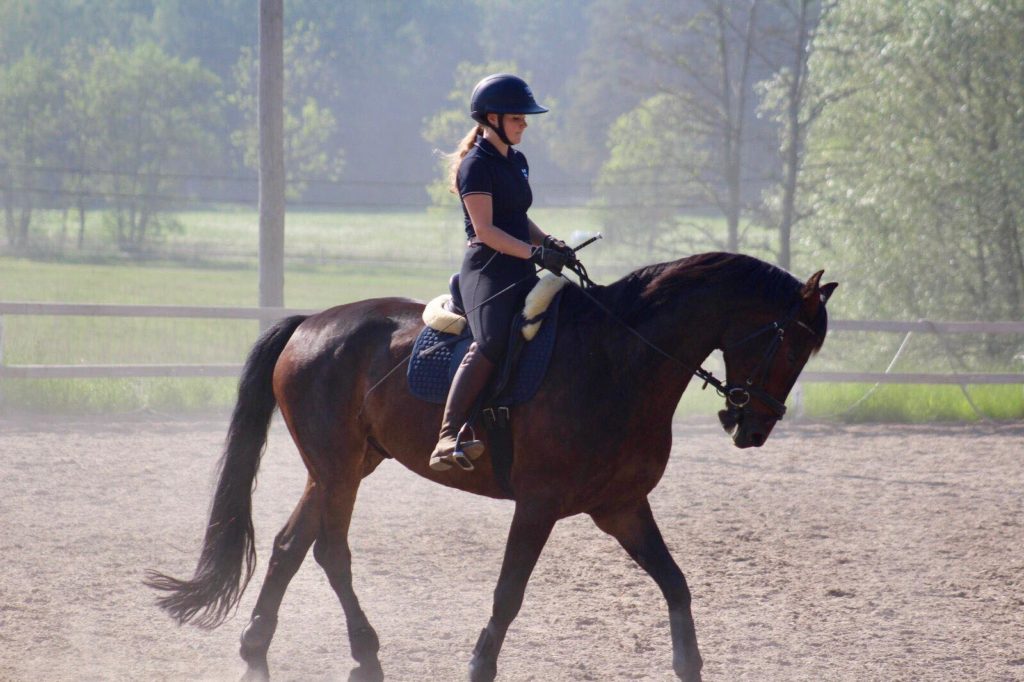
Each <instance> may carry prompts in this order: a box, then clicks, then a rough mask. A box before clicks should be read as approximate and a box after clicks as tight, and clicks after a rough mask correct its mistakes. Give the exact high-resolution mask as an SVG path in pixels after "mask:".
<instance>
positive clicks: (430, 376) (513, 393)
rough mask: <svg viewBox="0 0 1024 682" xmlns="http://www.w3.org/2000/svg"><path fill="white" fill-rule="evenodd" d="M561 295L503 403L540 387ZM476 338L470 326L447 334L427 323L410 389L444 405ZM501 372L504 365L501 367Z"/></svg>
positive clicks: (552, 345)
mask: <svg viewBox="0 0 1024 682" xmlns="http://www.w3.org/2000/svg"><path fill="white" fill-rule="evenodd" d="M561 298H562V294H561V292H559V293H558V294H556V295H555V298H554V299H553V300H552V301H551V305H550V306H548V309H547V312H546V313H545V315H544V323H543V324H541V326H540V331H539V332H537V335H536V336H535V337H533V339H532V340H531V341H528V342H526V344H525V345H524V346H523V351H522V353H521V354H520V356H519V363H518V364H517V366H516V367H515V368H514V370H513V371H514V374H513V376H512V378H511V379H510V380H509V382H508V385H507V386H506V387H505V389H504V390H503V391H502V393H501V395H500V396H499V397H498V400H497V402H498V403H499V404H501V405H516V404H519V403H525V402H526V401H527V400H529V399H530V398H532V397H533V394H534V393H536V392H537V389H538V388H540V384H541V381H543V380H544V374H545V373H546V372H547V369H548V361H549V360H550V359H551V352H552V351H553V350H554V348H555V328H556V327H557V326H558V325H557V324H556V323H557V322H558V319H557V318H558V303H559V301H560V300H561ZM514 327H515V328H514V329H513V333H515V334H519V333H520V331H519V325H518V324H517V325H514ZM472 342H473V339H472V337H471V336H470V332H469V327H468V326H467V327H466V331H465V332H464V333H463V334H462V335H456V334H444V333H442V332H439V331H436V330H434V329H431V328H430V327H424V328H423V331H421V332H420V334H419V336H417V337H416V343H415V344H413V347H412V358H411V359H410V360H409V371H408V378H409V390H410V391H412V394H413V395H414V396H416V397H417V398H420V399H421V400H426V401H427V402H431V403H439V404H441V405H443V404H444V403H445V400H447V398H448V388H449V386H451V383H452V377H454V376H455V370H456V369H458V367H459V363H460V362H462V357H463V356H464V355H465V354H466V351H467V350H468V349H469V344H470V343H472ZM500 373H501V368H499V371H498V374H500Z"/></svg>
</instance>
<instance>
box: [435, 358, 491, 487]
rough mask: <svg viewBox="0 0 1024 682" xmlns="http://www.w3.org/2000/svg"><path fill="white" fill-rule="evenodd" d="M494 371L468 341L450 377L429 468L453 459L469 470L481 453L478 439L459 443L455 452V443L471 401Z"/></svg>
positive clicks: (447, 465)
mask: <svg viewBox="0 0 1024 682" xmlns="http://www.w3.org/2000/svg"><path fill="white" fill-rule="evenodd" d="M493 372H494V363H493V362H491V361H490V360H489V359H487V356H486V355H484V354H483V353H482V352H480V349H479V348H478V347H477V345H476V343H472V344H470V346H469V350H467V351H466V355H465V356H464V357H463V358H462V362H461V363H460V364H459V369H458V370H456V372H455V377H454V378H453V379H452V387H451V388H450V389H449V390H448V401H447V402H446V403H445V406H444V419H442V421H441V433H440V434H438V439H437V446H436V447H435V448H434V452H433V453H432V454H431V455H430V468H431V469H433V470H434V471H446V470H448V469H451V467H452V462H456V463H457V464H458V465H459V466H460V467H462V468H463V469H467V470H471V469H472V468H473V464H472V463H471V462H470V461H469V460H470V459H476V458H477V457H479V456H480V455H482V454H483V452H484V444H483V443H481V442H480V441H478V440H470V441H466V442H463V443H461V446H462V447H461V448H460V452H458V453H456V452H455V447H456V445H457V444H458V440H459V432H461V431H462V427H463V426H464V425H465V423H466V420H467V419H468V418H469V411H470V410H471V409H473V403H475V402H476V399H477V397H478V396H479V395H480V392H481V391H483V390H484V387H485V386H486V385H487V381H488V380H489V379H490V378H491V374H492V373H493ZM467 457H468V458H469V459H467Z"/></svg>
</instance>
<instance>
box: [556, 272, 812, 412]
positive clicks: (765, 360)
mask: <svg viewBox="0 0 1024 682" xmlns="http://www.w3.org/2000/svg"><path fill="white" fill-rule="evenodd" d="M565 267H566V269H568V270H571V271H572V272H573V273H575V274H576V276H577V277H579V280H580V282H579V284H577V283H576V282H573V281H572V280H571V279H569V278H568V277H566V276H565V274H564V273H563V274H562V275H561V276H562V277H565V278H566V279H567V280H569V283H570V284H572V285H573V286H575V287H576V288H577V289H578V290H579V291H580V293H582V294H583V295H584V296H585V297H586V298H587V299H589V300H590V302H591V303H593V304H594V305H596V306H597V307H598V308H600V309H601V310H602V311H603V312H604V313H605V314H606V315H608V317H610V318H611V319H613V320H614V321H616V322H618V323H619V324H620V325H622V326H623V327H625V329H626V331H628V332H629V333H630V334H632V335H633V336H635V337H637V338H638V339H640V341H642V342H643V343H644V344H645V345H646V346H648V347H649V348H650V349H651V350H653V351H655V352H656V353H658V354H659V355H661V356H663V357H664V358H666V359H668V360H670V361H672V362H674V363H675V364H677V365H679V366H680V367H682V368H683V369H685V370H687V371H689V372H693V374H694V375H695V376H697V377H699V378H700V379H701V380H703V382H704V385H703V386H701V390H704V389H706V388H707V387H708V386H709V385H710V386H713V387H714V389H715V391H716V392H717V393H718V395H720V396H722V397H723V398H725V400H726V402H728V403H729V405H730V407H733V408H736V409H737V410H742V409H743V408H745V407H746V406H747V405H748V404H749V403H750V401H751V399H752V398H756V399H757V400H759V401H760V402H762V403H763V404H764V405H766V406H767V407H768V408H770V409H771V410H772V412H774V413H775V417H776V419H778V420H780V421H781V420H782V418H783V417H784V416H785V414H786V406H785V405H784V404H783V403H782V402H781V401H779V400H778V399H776V398H775V397H774V396H772V395H771V394H769V393H768V391H766V390H765V389H764V388H762V386H761V384H762V382H763V381H764V380H765V379H766V378H767V375H768V370H769V369H770V368H771V366H772V361H773V360H774V359H775V355H776V354H777V353H778V351H779V348H780V347H781V346H782V341H783V339H784V338H785V334H786V329H787V328H788V327H789V325H790V323H792V322H793V321H794V320H795V319H796V315H797V313H798V312H799V310H800V301H799V300H798V301H797V302H796V303H794V304H793V306H792V307H791V308H790V310H789V313H788V314H787V315H786V316H785V317H784V318H782V319H781V320H776V321H774V322H770V323H768V324H766V325H765V326H763V327H761V328H759V329H757V330H756V331H754V332H753V333H751V334H749V335H748V336H745V337H743V338H742V339H740V340H739V341H736V342H734V343H731V344H729V345H728V346H726V347H725V348H723V349H722V351H723V352H725V351H729V350H732V349H733V348H736V347H737V346H741V345H743V344H744V343H747V342H748V341H752V340H754V339H756V338H758V337H760V336H762V335H764V334H767V333H770V332H771V333H773V336H772V339H771V341H770V342H769V343H768V347H767V348H765V351H764V355H762V356H761V360H760V361H759V362H758V364H757V367H755V368H754V371H753V372H751V374H750V376H749V377H748V378H747V380H746V381H744V382H743V383H740V384H730V383H727V382H723V381H722V380H721V379H719V378H718V377H716V376H715V375H714V374H712V373H711V372H709V371H708V370H706V369H704V368H703V367H702V366H700V365H697V367H696V368H694V367H693V366H692V365H689V364H687V363H685V362H683V361H682V360H680V359H679V358H677V357H675V356H674V355H671V354H670V353H667V352H665V351H664V350H662V349H661V348H659V347H658V346H657V345H655V344H654V343H653V342H651V341H650V340H649V339H647V338H646V337H645V336H644V335H643V334H641V333H640V332H638V331H637V330H636V329H634V328H633V327H631V326H629V324H627V323H626V322H625V321H624V320H622V319H620V318H619V317H618V316H617V315H616V314H615V313H614V312H612V311H611V310H610V309H609V308H608V307H607V306H606V305H604V304H603V303H602V302H601V301H599V300H598V299H597V298H595V297H594V296H592V295H591V294H590V292H588V291H587V289H590V288H591V287H593V286H595V285H594V283H593V281H591V280H590V278H589V277H588V276H587V271H586V270H585V269H584V268H583V265H582V263H580V262H579V260H576V261H574V262H571V263H568V264H566V266H565ZM797 324H799V325H801V326H802V327H804V328H805V329H807V330H808V331H809V332H811V333H812V334H814V335H815V336H817V334H816V333H815V332H814V330H812V329H811V328H810V327H808V326H807V325H806V324H804V323H803V322H800V321H797Z"/></svg>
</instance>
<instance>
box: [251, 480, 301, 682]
mask: <svg viewBox="0 0 1024 682" xmlns="http://www.w3.org/2000/svg"><path fill="white" fill-rule="evenodd" d="M319 531H320V500H319V494H318V490H317V488H316V486H315V485H314V484H313V482H312V481H310V482H308V483H307V484H306V490H305V492H304V493H303V494H302V499H301V500H299V503H298V505H296V507H295V511H293V512H292V515H291V517H290V518H289V519H288V523H286V524H285V526H284V528H282V529H281V532H279V533H278V534H277V537H276V538H275V539H274V550H273V554H272V555H271V557H270V564H269V565H268V567H267V575H266V577H265V578H264V579H263V586H262V587H261V588H260V596H259V598H258V599H257V600H256V606H255V607H254V608H253V610H252V616H251V618H250V619H249V624H248V625H246V626H245V629H244V630H243V631H242V637H241V640H242V642H241V649H240V651H239V653H240V654H241V656H242V658H243V659H244V660H245V662H246V663H247V664H248V665H249V669H248V671H247V672H246V674H245V677H244V678H243V679H245V680H264V679H267V678H268V677H269V671H268V667H267V650H268V649H269V648H270V641H271V639H272V638H273V637H274V629H275V628H276V627H277V612H278V609H279V608H280V607H281V600H282V599H283V598H284V593H285V590H287V589H288V583H289V582H291V579H292V578H293V577H294V576H295V572H296V571H298V570H299V566H301V565H302V561H303V559H305V558H306V552H308V551H309V546H310V545H312V544H313V540H314V539H315V538H316V535H317V533H318V532H319Z"/></svg>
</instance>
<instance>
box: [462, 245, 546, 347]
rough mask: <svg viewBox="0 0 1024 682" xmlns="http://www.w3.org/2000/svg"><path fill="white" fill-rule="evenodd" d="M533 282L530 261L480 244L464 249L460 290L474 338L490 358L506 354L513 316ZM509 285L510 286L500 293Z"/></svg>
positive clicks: (518, 309)
mask: <svg viewBox="0 0 1024 682" xmlns="http://www.w3.org/2000/svg"><path fill="white" fill-rule="evenodd" d="M524 280H525V281H524ZM536 282H537V277H536V275H535V274H534V268H533V264H532V263H530V262H529V261H526V260H523V259H521V258H515V257H514V256H506V255H504V254H500V253H497V252H495V251H494V250H493V249H491V248H490V247H488V246H485V245H483V244H475V245H473V246H470V247H469V248H468V249H467V250H466V256H465V258H463V260H462V271H461V272H460V273H459V290H460V291H461V292H462V302H463V305H464V306H465V309H466V311H467V312H466V317H467V318H468V319H469V328H470V330H472V332H473V338H474V339H475V340H476V343H477V345H478V346H479V347H480V350H481V351H482V352H483V354H484V355H486V356H487V359H488V360H490V361H491V362H495V363H497V362H500V361H501V359H502V358H503V357H504V356H505V349H506V347H507V346H508V336H509V331H510V329H511V327H512V319H513V318H514V317H515V315H517V314H519V313H521V312H522V310H523V299H524V298H526V294H527V293H528V292H529V291H530V289H531V288H532V287H533V285H534V284H535V283H536ZM512 285H515V286H512ZM509 286H512V288H511V289H509V290H508V291H506V292H505V293H502V294H499V292H500V291H502V290H503V289H505V288H507V287H509ZM492 297H493V298H492ZM488 299H491V300H488ZM484 301H487V302H486V303H484ZM481 304H482V305H481Z"/></svg>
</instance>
